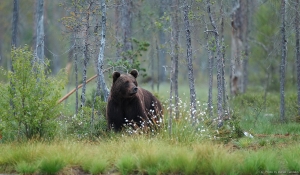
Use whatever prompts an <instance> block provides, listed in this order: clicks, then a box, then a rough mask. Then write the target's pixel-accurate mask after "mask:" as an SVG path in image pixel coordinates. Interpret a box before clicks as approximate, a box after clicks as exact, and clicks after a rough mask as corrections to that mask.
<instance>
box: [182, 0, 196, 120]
mask: <svg viewBox="0 0 300 175" xmlns="http://www.w3.org/2000/svg"><path fill="white" fill-rule="evenodd" d="M183 18H184V19H183V20H184V26H185V36H186V45H187V57H186V61H187V67H188V77H189V86H190V101H191V104H190V105H191V109H190V110H191V111H190V112H191V121H192V124H193V125H195V124H196V122H197V119H196V115H195V114H196V92H195V79H194V69H193V55H192V53H193V52H192V42H191V31H190V21H189V6H188V4H187V2H186V0H184V1H183Z"/></svg>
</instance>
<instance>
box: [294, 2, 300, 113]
mask: <svg viewBox="0 0 300 175" xmlns="http://www.w3.org/2000/svg"><path fill="white" fill-rule="evenodd" d="M299 10H300V9H299V0H297V1H296V14H295V30H296V62H297V85H298V87H297V89H298V115H299V116H300V31H299V20H300V18H299Z"/></svg>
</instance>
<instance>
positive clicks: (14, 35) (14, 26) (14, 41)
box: [11, 0, 19, 47]
mask: <svg viewBox="0 0 300 175" xmlns="http://www.w3.org/2000/svg"><path fill="white" fill-rule="evenodd" d="M18 23H19V0H14V9H13V22H12V36H11V46H12V47H17V46H18V43H17V38H18Z"/></svg>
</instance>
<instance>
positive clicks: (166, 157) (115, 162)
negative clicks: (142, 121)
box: [0, 136, 300, 174]
mask: <svg viewBox="0 0 300 175" xmlns="http://www.w3.org/2000/svg"><path fill="white" fill-rule="evenodd" d="M0 150H1V152H0V172H1V173H4V172H5V173H13V172H18V173H24V174H27V173H43V174H55V173H64V174H68V172H69V173H70V171H71V170H72V169H73V170H74V169H76V168H77V169H80V171H81V172H82V173H83V172H85V173H90V174H99V173H114V172H119V173H121V174H257V173H260V172H267V171H272V172H275V171H300V170H299V168H298V167H299V162H300V158H299V157H300V156H299V153H298V150H299V146H293V145H291V146H286V147H279V146H278V147H271V146H270V147H264V148H263V149H261V150H258V151H257V150H247V149H236V148H235V147H232V146H230V145H223V144H216V143H213V142H211V141H202V142H201V143H200V142H198V143H196V142H195V143H191V144H183V143H180V142H175V141H173V140H172V139H164V140H163V139H160V138H156V137H155V138H149V137H144V136H141V137H139V136H137V137H135V136H118V138H117V139H116V138H111V139H107V140H105V141H104V140H100V141H98V142H83V141H80V142H78V141H76V140H63V141H56V142H51V143H47V142H32V143H10V144H2V145H0Z"/></svg>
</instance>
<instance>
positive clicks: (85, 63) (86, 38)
mask: <svg viewBox="0 0 300 175" xmlns="http://www.w3.org/2000/svg"><path fill="white" fill-rule="evenodd" d="M91 3H92V2H91ZM91 5H92V4H90V5H89V7H88V9H87V13H86V18H85V22H86V24H84V25H85V26H84V28H85V31H84V48H83V56H84V60H83V71H82V92H81V107H84V106H85V101H86V96H85V91H86V79H87V66H88V62H89V59H90V51H89V37H90V36H89V29H90V14H91V12H90V10H91Z"/></svg>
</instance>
